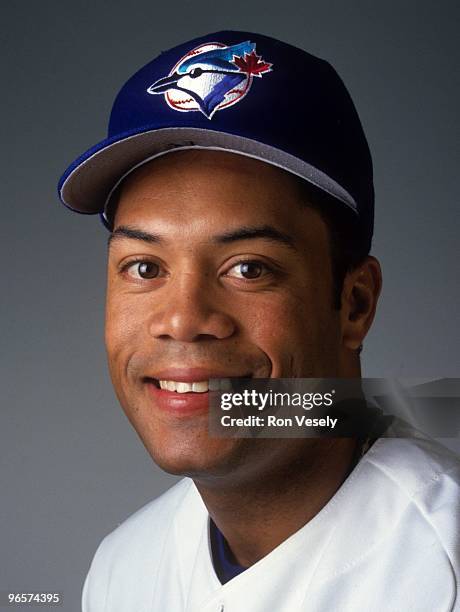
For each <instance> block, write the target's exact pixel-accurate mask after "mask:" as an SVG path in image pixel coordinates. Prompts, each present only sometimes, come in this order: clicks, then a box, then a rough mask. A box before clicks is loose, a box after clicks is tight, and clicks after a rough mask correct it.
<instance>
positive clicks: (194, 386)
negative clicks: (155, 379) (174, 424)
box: [159, 378, 231, 393]
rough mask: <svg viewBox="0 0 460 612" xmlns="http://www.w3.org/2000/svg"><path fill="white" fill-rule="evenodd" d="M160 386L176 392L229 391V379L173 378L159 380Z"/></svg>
mask: <svg viewBox="0 0 460 612" xmlns="http://www.w3.org/2000/svg"><path fill="white" fill-rule="evenodd" d="M159 383H160V388H161V389H165V390H167V391H176V392H177V393H190V392H193V393H206V392H207V391H230V389H231V384H230V379H228V378H221V379H212V380H200V381H198V382H190V383H188V382H177V381H175V380H160V381H159Z"/></svg>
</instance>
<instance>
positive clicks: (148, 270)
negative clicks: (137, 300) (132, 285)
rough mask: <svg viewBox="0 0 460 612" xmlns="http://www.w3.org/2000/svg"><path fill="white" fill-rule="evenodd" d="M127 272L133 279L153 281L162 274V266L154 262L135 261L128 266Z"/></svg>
mask: <svg viewBox="0 0 460 612" xmlns="http://www.w3.org/2000/svg"><path fill="white" fill-rule="evenodd" d="M126 271H127V273H128V274H129V276H132V277H133V278H144V279H151V278H156V277H157V276H158V275H159V274H160V266H159V265H158V264H156V263H154V262H153V261H135V262H132V263H130V264H128V265H127V267H126Z"/></svg>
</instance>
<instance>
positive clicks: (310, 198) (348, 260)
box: [298, 178, 370, 310]
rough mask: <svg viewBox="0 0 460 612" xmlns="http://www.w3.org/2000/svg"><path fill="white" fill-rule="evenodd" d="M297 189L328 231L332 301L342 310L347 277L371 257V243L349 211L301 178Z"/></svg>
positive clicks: (354, 215) (356, 218) (302, 199)
mask: <svg viewBox="0 0 460 612" xmlns="http://www.w3.org/2000/svg"><path fill="white" fill-rule="evenodd" d="M298 186H299V191H300V197H301V201H302V203H303V204H305V205H307V206H311V207H312V208H314V209H315V210H316V211H317V212H318V213H319V215H320V216H321V218H322V219H323V221H324V223H325V224H326V226H327V228H328V230H329V245H330V253H331V263H332V278H333V295H332V299H333V304H334V308H336V309H337V310H340V308H341V305H342V304H341V295H342V289H343V282H344V280H345V276H346V274H347V272H350V271H351V270H354V269H355V268H357V267H358V266H359V265H360V264H361V263H362V262H363V261H364V260H365V259H366V257H367V256H368V255H369V250H370V244H369V241H368V240H367V239H366V238H365V233H364V232H363V228H362V227H361V225H360V222H359V220H358V217H357V216H356V214H355V213H354V212H353V211H352V210H351V209H350V208H348V207H347V206H346V205H344V204H343V203H342V202H338V201H337V200H336V199H335V198H334V197H333V196H330V195H329V194H327V193H325V192H324V191H322V190H320V189H318V188H317V187H315V186H314V185H312V184H311V183H308V182H307V181H306V180H304V179H302V178H298Z"/></svg>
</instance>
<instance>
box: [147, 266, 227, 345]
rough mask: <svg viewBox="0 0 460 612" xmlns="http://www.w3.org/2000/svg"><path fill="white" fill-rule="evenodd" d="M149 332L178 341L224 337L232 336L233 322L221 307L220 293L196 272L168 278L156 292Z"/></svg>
mask: <svg viewBox="0 0 460 612" xmlns="http://www.w3.org/2000/svg"><path fill="white" fill-rule="evenodd" d="M156 297H157V299H158V300H159V303H158V304H156V305H155V306H154V307H153V309H152V310H153V314H152V318H151V319H150V334H151V335H152V336H154V337H155V338H172V339H174V340H177V341H179V342H196V341H198V340H205V339H218V340H221V339H224V338H229V337H230V336H232V335H233V333H234V332H235V329H236V325H235V322H234V320H233V319H232V317H231V316H230V315H229V314H227V313H226V312H224V310H223V309H222V305H223V304H222V296H220V299H218V296H217V292H216V288H214V287H211V286H210V285H209V283H208V282H207V280H206V278H205V277H202V276H201V275H200V274H199V273H193V272H190V273H184V274H181V275H180V276H178V277H177V278H176V279H175V280H171V281H169V283H168V286H167V287H164V288H163V289H162V290H161V297H160V295H159V294H157V296H156Z"/></svg>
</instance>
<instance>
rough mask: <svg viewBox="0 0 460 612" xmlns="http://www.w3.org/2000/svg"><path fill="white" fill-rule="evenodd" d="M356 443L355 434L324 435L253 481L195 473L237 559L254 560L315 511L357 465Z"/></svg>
mask: <svg viewBox="0 0 460 612" xmlns="http://www.w3.org/2000/svg"><path fill="white" fill-rule="evenodd" d="M356 447H357V443H356V440H354V439H346V438H335V439H329V440H328V439H321V440H319V441H316V443H315V444H314V445H309V444H306V445H305V452H304V453H303V454H300V455H299V454H298V453H297V454H296V456H295V459H293V460H292V461H291V462H287V463H285V464H284V465H282V466H277V465H275V466H273V465H272V467H271V468H270V469H269V470H268V471H267V472H266V473H265V474H259V475H258V477H257V478H254V479H251V481H244V482H242V483H241V484H238V483H235V482H232V484H231V485H230V486H225V483H224V482H223V481H225V478H223V479H220V482H219V484H218V485H215V484H214V483H209V482H208V481H206V482H204V481H201V480H200V479H196V480H195V484H196V486H197V489H198V491H199V492H200V494H201V497H202V499H203V501H204V503H205V505H206V507H207V509H208V512H209V514H210V516H211V518H212V519H213V521H214V522H215V524H216V525H217V527H218V528H219V530H220V531H221V532H222V533H223V535H224V536H225V538H226V540H227V542H228V544H229V546H230V548H231V550H232V552H233V554H234V556H235V558H236V560H237V561H238V563H240V564H241V565H243V566H245V567H249V566H250V565H253V564H254V563H256V562H257V561H258V560H259V559H262V558H263V557H265V556H266V555H267V554H268V553H270V552H271V551H272V550H274V549H275V548H276V547H277V546H279V544H281V543H282V542H284V541H285V540H286V539H287V538H288V537H289V536H291V535H292V534H294V533H295V532H296V531H298V530H299V529H300V528H301V527H303V526H304V525H306V524H307V523H308V522H309V521H310V520H311V519H312V518H313V517H314V516H316V515H317V514H318V512H319V511H320V510H321V509H322V508H323V507H324V506H325V505H326V504H327V503H328V501H329V500H330V499H331V498H332V496H333V495H334V494H335V493H336V491H337V490H338V489H339V487H340V486H341V484H342V483H343V481H344V480H345V479H346V478H347V476H348V474H349V472H350V470H351V469H352V468H353V464H354V458H355V453H356Z"/></svg>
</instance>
